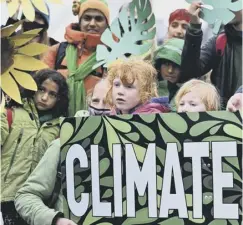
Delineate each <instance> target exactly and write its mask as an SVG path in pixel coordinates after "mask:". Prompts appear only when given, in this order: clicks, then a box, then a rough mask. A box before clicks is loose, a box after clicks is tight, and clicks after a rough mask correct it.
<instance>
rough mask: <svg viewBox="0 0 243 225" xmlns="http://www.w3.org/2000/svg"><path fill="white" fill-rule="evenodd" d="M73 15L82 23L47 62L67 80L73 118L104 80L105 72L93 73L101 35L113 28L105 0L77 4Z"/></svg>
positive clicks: (68, 32)
mask: <svg viewBox="0 0 243 225" xmlns="http://www.w3.org/2000/svg"><path fill="white" fill-rule="evenodd" d="M73 13H74V15H78V17H79V23H78V24H70V25H69V26H67V28H66V33H65V39H66V41H67V42H65V43H63V44H61V45H59V44H58V45H55V46H53V47H51V48H50V50H49V51H48V52H47V54H46V55H45V56H44V59H43V61H44V62H45V63H46V64H47V65H48V66H49V67H50V68H53V69H56V70H58V71H59V72H60V73H62V74H63V75H64V76H65V77H66V78H67V82H68V85H69V95H70V96H69V97H70V104H69V105H70V106H69V116H74V114H75V112H76V111H78V110H82V109H84V108H85V106H86V100H85V96H86V93H87V92H88V91H89V90H90V89H92V88H93V87H94V86H95V84H96V83H97V82H98V81H99V80H100V78H101V77H102V76H103V72H102V70H101V69H98V70H97V71H93V70H92V67H93V65H94V64H95V63H96V54H95V53H96V47H97V45H98V44H101V40H100V38H101V34H102V33H103V32H104V30H105V29H106V28H107V27H108V24H109V9H108V5H107V3H106V1H105V0H81V1H80V2H78V1H74V4H73ZM80 92H81V95H80ZM77 93H78V94H77Z"/></svg>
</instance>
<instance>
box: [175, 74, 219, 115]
mask: <svg viewBox="0 0 243 225" xmlns="http://www.w3.org/2000/svg"><path fill="white" fill-rule="evenodd" d="M175 102H176V108H177V112H204V111H217V110H219V109H220V96H219V93H218V91H217V89H216V88H215V87H214V86H213V85H212V84H209V83H206V82H204V81H201V80H197V79H192V80H190V81H188V82H186V83H184V84H183V86H182V87H181V88H180V90H179V91H178V93H177V95H176V98H175Z"/></svg>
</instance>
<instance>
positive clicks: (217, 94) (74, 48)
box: [1, 0, 243, 225]
mask: <svg viewBox="0 0 243 225" xmlns="http://www.w3.org/2000/svg"><path fill="white" fill-rule="evenodd" d="M201 7H202V3H201V2H194V3H192V4H191V5H190V7H189V9H188V10H186V9H178V10H176V11H174V12H172V13H171V15H170V18H169V26H168V33H167V36H166V38H165V40H164V42H163V44H162V45H161V46H158V47H157V49H156V50H155V52H154V54H153V59H152V60H151V61H146V60H144V59H141V57H140V58H139V57H133V56H131V57H129V58H128V59H118V60H116V61H115V62H113V63H111V64H110V65H109V66H108V68H107V70H106V69H105V68H103V67H102V66H101V67H99V68H98V69H96V70H93V69H92V67H93V65H94V64H95V62H96V61H95V54H96V47H97V45H99V44H102V41H101V35H102V33H103V32H104V31H105V29H107V28H109V24H110V16H109V7H108V4H107V3H106V1H105V0H82V1H80V2H79V1H74V2H73V8H72V11H73V13H74V15H77V16H78V22H77V23H72V24H70V25H69V26H67V28H66V31H65V34H64V36H65V39H66V42H62V43H57V42H56V41H55V40H53V39H51V38H49V37H48V35H47V32H48V27H49V19H50V18H49V17H48V16H47V15H45V14H43V13H42V12H40V11H39V10H37V9H36V19H35V21H34V22H29V21H26V20H25V21H24V23H23V30H26V29H27V30H28V29H33V28H36V27H37V28H39V27H42V28H43V32H41V33H40V35H39V36H38V37H37V38H35V40H33V41H35V42H39V43H46V44H48V45H49V46H50V47H49V50H48V52H47V53H46V54H44V55H42V56H41V60H43V61H44V62H45V63H46V64H47V65H48V67H49V68H48V69H43V70H40V71H38V72H36V73H35V74H34V75H33V78H34V80H35V81H36V84H37V87H38V90H37V92H32V91H31V92H30V91H28V92H25V91H24V92H23V93H21V94H22V95H23V96H24V98H23V105H22V106H20V105H15V104H8V105H7V106H6V110H5V111H3V112H1V147H2V151H1V162H2V163H1V211H2V216H3V221H4V224H5V225H15V224H16V225H27V224H29V225H75V223H74V222H72V221H71V220H69V219H66V218H64V214H63V210H62V194H61V190H60V189H61V188H60V187H59V188H57V187H56V180H57V177H58V173H59V169H58V167H59V164H60V141H59V131H60V124H59V118H60V117H66V116H74V115H75V116H90V115H92V116H99V115H123V114H151V113H169V112H178V113H183V112H205V111H218V110H228V111H231V112H236V111H237V110H241V109H242V107H243V103H242V100H243V99H242V97H243V94H242V34H243V33H242V11H238V12H234V13H235V18H234V19H233V20H232V21H231V22H230V23H228V24H226V25H225V26H224V28H223V29H222V30H221V32H220V33H219V34H218V35H216V36H213V37H212V38H211V39H209V40H208V42H207V43H206V44H205V45H203V46H201V42H202V37H203V32H202V30H201V20H200V18H199V14H200V10H201ZM23 19H24V18H23ZM12 20H13V19H12ZM8 23H11V19H10V20H9V21H8ZM157 29H159V27H158V28H157ZM20 32H22V31H20ZM51 40H52V41H51ZM205 74H208V77H209V78H210V80H206V81H205V80H204V79H201V77H203V76H204V75H205ZM47 174H48V176H47Z"/></svg>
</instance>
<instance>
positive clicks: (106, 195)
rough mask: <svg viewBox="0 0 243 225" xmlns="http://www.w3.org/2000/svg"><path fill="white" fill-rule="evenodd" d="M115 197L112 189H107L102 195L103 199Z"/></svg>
mask: <svg viewBox="0 0 243 225" xmlns="http://www.w3.org/2000/svg"><path fill="white" fill-rule="evenodd" d="M112 195H113V191H112V190H111V189H107V190H106V191H105V193H104V194H103V195H102V199H104V198H110V197H111V196H112Z"/></svg>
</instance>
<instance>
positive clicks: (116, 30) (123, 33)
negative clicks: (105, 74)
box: [93, 0, 156, 69]
mask: <svg viewBox="0 0 243 225" xmlns="http://www.w3.org/2000/svg"><path fill="white" fill-rule="evenodd" d="M155 34H156V27H155V16H154V13H153V12H152V6H151V3H150V1H149V0H133V1H132V2H131V3H130V4H129V5H128V7H124V8H122V10H121V12H120V13H119V16H118V18H116V19H115V20H114V21H113V23H112V25H111V27H110V28H107V29H106V30H105V31H104V33H103V34H102V36H101V41H102V42H103V43H104V44H105V45H98V46H97V53H96V60H97V64H96V65H95V66H94V67H93V69H96V68H98V67H99V66H101V65H104V66H105V67H107V65H109V64H110V63H112V62H113V61H115V60H116V59H118V58H126V57H128V56H130V55H136V56H139V55H143V54H145V53H147V52H148V51H149V50H150V48H151V47H152V45H153V39H154V37H155ZM114 36H115V37H116V38H114Z"/></svg>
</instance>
